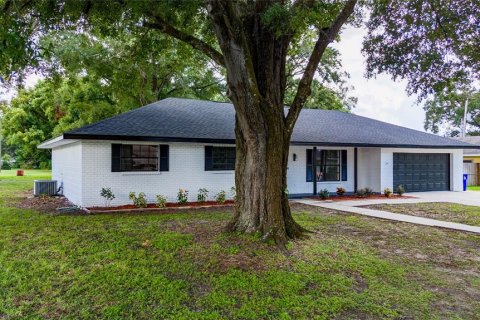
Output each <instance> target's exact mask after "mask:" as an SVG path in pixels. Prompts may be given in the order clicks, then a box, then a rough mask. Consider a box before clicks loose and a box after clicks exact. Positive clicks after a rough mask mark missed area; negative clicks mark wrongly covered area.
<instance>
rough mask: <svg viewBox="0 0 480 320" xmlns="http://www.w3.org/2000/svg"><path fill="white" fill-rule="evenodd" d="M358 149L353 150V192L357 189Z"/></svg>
mask: <svg viewBox="0 0 480 320" xmlns="http://www.w3.org/2000/svg"><path fill="white" fill-rule="evenodd" d="M357 171H358V148H356V147H355V149H353V192H355V193H356V192H357V189H358V172H357Z"/></svg>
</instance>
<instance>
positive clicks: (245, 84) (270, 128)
mask: <svg viewBox="0 0 480 320" xmlns="http://www.w3.org/2000/svg"><path fill="white" fill-rule="evenodd" d="M278 3H281V2H278V1H273V0H263V1H255V2H243V1H230V0H206V4H207V10H208V13H209V16H210V18H211V20H212V22H213V26H214V29H215V34H216V38H217V40H218V44H219V45H220V48H221V51H222V56H221V58H220V57H218V55H217V54H214V55H212V54H210V56H212V58H214V59H215V60H219V62H221V63H222V65H223V66H224V67H225V69H226V71H227V84H228V88H229V96H230V99H231V100H232V102H233V105H234V106H235V111H236V129H235V137H236V144H237V161H236V168H235V169H236V170H235V171H236V172H235V174H236V175H235V185H236V191H237V202H236V207H235V213H234V216H233V218H232V220H231V222H230V223H229V224H228V230H230V231H240V232H247V233H255V232H259V233H260V234H261V235H262V237H263V238H265V239H273V240H274V241H275V243H276V244H277V245H279V246H280V247H282V248H285V243H286V241H287V240H288V239H293V238H297V237H300V236H301V235H302V234H303V233H304V232H305V231H306V230H305V229H303V228H302V227H301V226H300V225H299V224H297V223H296V222H295V221H294V220H293V218H292V214H291V211H290V206H289V202H288V194H287V167H288V154H289V153H288V152H289V143H290V138H291V134H292V131H293V127H294V125H295V122H296V119H297V118H298V115H299V112H300V110H301V108H302V106H303V104H304V103H305V100H306V98H307V97H308V96H309V94H310V85H311V82H312V79H313V76H314V74H315V71H316V68H317V66H318V64H319V62H320V59H321V57H322V55H323V52H324V51H325V49H326V47H327V46H328V44H329V43H330V42H331V41H333V39H334V38H335V36H336V35H337V34H338V32H339V30H340V27H341V26H342V24H343V23H344V22H345V21H346V19H347V18H348V17H349V16H350V14H351V13H352V12H353V8H354V7H355V3H356V0H348V2H347V3H346V5H345V7H344V8H343V10H342V11H341V12H340V13H339V15H338V17H337V18H336V19H335V20H334V21H333V23H332V25H331V26H330V27H329V28H325V29H322V30H321V31H320V36H319V38H318V40H317V42H316V43H315V47H314V49H313V52H312V54H311V56H310V59H309V61H308V64H307V65H306V67H305V72H304V74H303V76H302V78H301V79H300V84H299V87H298V90H297V94H296V96H295V98H294V101H293V104H292V106H291V109H290V110H289V111H288V114H287V115H285V110H284V106H283V101H284V95H285V88H286V60H287V53H288V52H287V51H288V46H289V44H290V41H291V40H292V36H293V32H290V31H291V30H290V31H289V30H283V32H281V33H278V32H277V31H276V30H274V29H273V28H272V27H271V26H269V25H265V23H264V21H263V20H262V16H263V14H264V13H265V12H266V11H267V10H268V9H269V8H271V7H272V6H273V5H274V4H278ZM296 3H297V5H299V6H309V5H312V4H313V2H312V1H306V2H304V1H298V2H296ZM192 45H194V46H198V43H193V44H192Z"/></svg>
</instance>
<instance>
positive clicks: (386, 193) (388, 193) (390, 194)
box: [383, 188, 393, 198]
mask: <svg viewBox="0 0 480 320" xmlns="http://www.w3.org/2000/svg"><path fill="white" fill-rule="evenodd" d="M383 194H384V195H385V197H387V198H390V197H391V196H392V194H393V192H392V190H390V188H385V190H383Z"/></svg>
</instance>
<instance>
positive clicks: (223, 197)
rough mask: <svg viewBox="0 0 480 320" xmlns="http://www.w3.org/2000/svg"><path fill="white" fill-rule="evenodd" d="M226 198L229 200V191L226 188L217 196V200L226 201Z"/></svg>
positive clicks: (218, 201)
mask: <svg viewBox="0 0 480 320" xmlns="http://www.w3.org/2000/svg"><path fill="white" fill-rule="evenodd" d="M226 200H227V193H226V192H225V191H224V190H222V191H220V192H219V193H217V195H216V196H215V201H216V202H217V203H225V201H226Z"/></svg>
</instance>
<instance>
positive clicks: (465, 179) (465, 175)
mask: <svg viewBox="0 0 480 320" xmlns="http://www.w3.org/2000/svg"><path fill="white" fill-rule="evenodd" d="M467 181H468V174H466V173H464V174H463V191H467Z"/></svg>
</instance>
